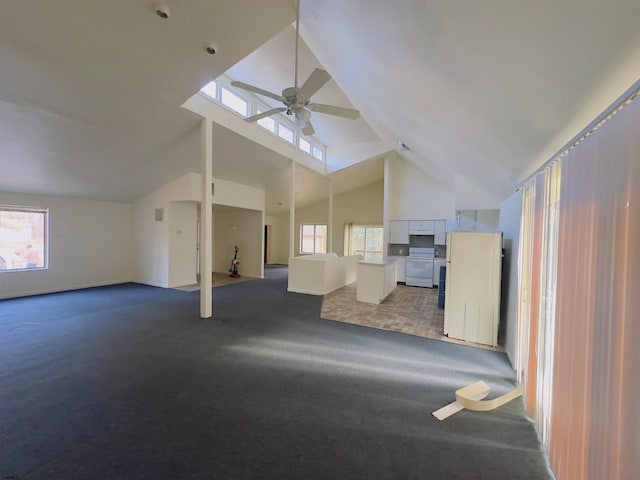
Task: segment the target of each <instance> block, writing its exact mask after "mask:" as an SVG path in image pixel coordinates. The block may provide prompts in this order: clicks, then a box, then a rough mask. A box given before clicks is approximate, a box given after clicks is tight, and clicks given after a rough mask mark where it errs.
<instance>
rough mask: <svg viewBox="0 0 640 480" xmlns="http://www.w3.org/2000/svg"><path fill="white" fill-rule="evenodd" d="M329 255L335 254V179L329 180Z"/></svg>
mask: <svg viewBox="0 0 640 480" xmlns="http://www.w3.org/2000/svg"><path fill="white" fill-rule="evenodd" d="M327 237H328V238H327V253H332V252H333V179H330V180H329V225H327Z"/></svg>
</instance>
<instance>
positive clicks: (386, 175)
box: [382, 155, 391, 257]
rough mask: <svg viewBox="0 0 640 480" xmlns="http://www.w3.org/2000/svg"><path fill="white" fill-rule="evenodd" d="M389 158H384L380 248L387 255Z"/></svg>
mask: <svg viewBox="0 0 640 480" xmlns="http://www.w3.org/2000/svg"><path fill="white" fill-rule="evenodd" d="M390 161H391V160H390V158H389V156H388V155H387V156H386V157H385V158H384V184H383V185H384V186H383V194H382V248H383V249H384V254H383V256H385V257H386V256H387V244H388V243H389V225H390V224H389V220H390V218H389V170H390V168H389V163H390Z"/></svg>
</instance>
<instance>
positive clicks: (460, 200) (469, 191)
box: [454, 175, 500, 210]
mask: <svg viewBox="0 0 640 480" xmlns="http://www.w3.org/2000/svg"><path fill="white" fill-rule="evenodd" d="M454 183H455V196H456V209H457V210H495V209H497V208H498V207H499V206H500V198H498V197H496V196H495V195H493V194H491V193H489V192H487V191H486V190H482V189H480V188H479V187H478V186H477V185H475V184H474V183H472V182H470V181H469V180H467V179H466V178H464V177H462V176H460V175H456V176H455V182H454Z"/></svg>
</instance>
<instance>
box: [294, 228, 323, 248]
mask: <svg viewBox="0 0 640 480" xmlns="http://www.w3.org/2000/svg"><path fill="white" fill-rule="evenodd" d="M300 253H327V226H326V225H314V224H303V225H301V226H300Z"/></svg>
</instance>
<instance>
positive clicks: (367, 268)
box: [356, 258, 397, 303]
mask: <svg viewBox="0 0 640 480" xmlns="http://www.w3.org/2000/svg"><path fill="white" fill-rule="evenodd" d="M396 283H397V279H396V262H395V260H392V259H390V258H372V259H369V260H361V261H359V262H358V282H357V284H356V300H357V301H359V302H368V303H382V302H383V301H384V299H385V298H387V296H388V295H389V294H390V293H391V292H393V289H394V288H396Z"/></svg>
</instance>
